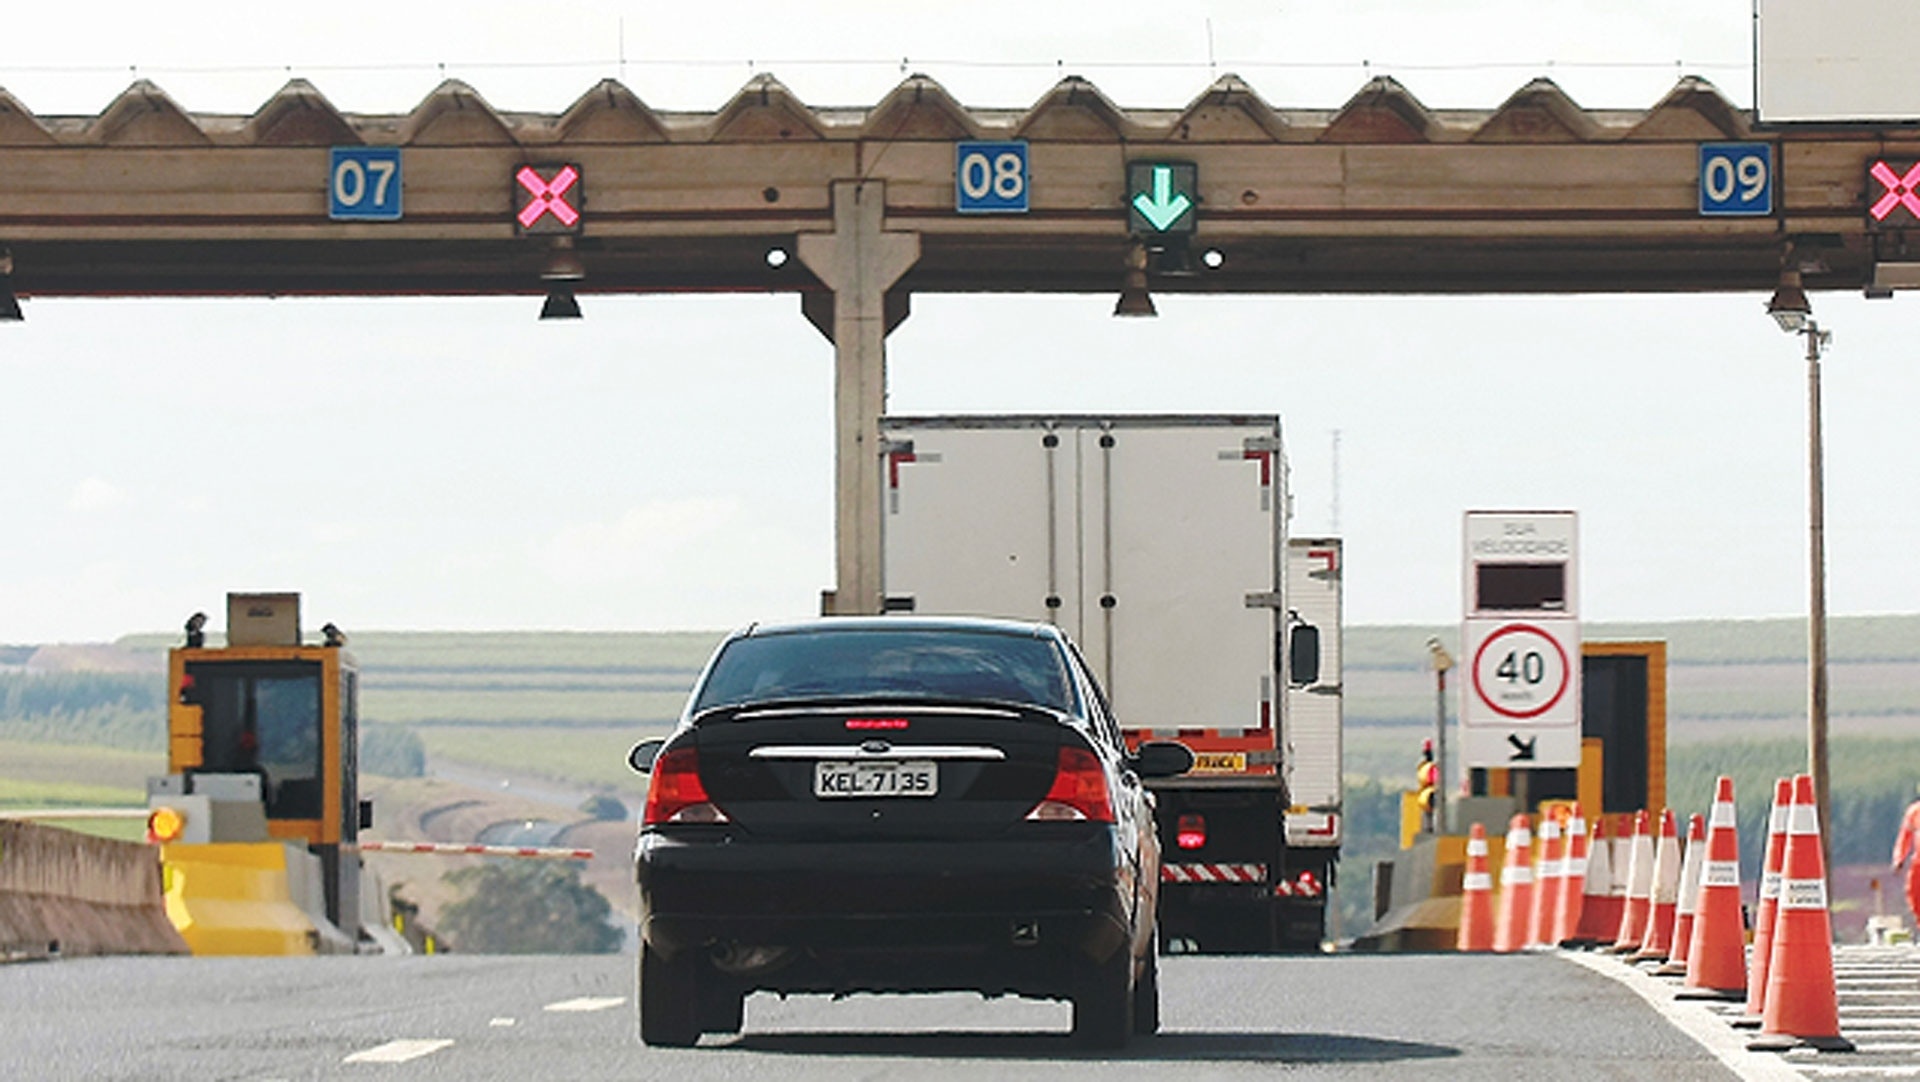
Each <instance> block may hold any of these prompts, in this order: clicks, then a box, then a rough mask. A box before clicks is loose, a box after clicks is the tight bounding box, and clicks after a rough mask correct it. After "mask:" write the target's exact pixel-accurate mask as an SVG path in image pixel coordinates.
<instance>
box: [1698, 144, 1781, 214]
mask: <svg viewBox="0 0 1920 1082" xmlns="http://www.w3.org/2000/svg"><path fill="white" fill-rule="evenodd" d="M1700 213H1701V214H1703V215H1709V216H1726V217H1732V216H1749V217H1752V216H1759V215H1766V214H1772V213H1773V144H1771V143H1701V144H1700Z"/></svg>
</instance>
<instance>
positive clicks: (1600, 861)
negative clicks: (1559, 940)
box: [1573, 814, 1620, 947]
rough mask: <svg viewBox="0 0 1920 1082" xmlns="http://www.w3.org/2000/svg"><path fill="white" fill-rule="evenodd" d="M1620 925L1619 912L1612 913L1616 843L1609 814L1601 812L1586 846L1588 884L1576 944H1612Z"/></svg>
mask: <svg viewBox="0 0 1920 1082" xmlns="http://www.w3.org/2000/svg"><path fill="white" fill-rule="evenodd" d="M1609 914H1612V915H1611V916H1609ZM1618 927H1620V915H1619V914H1618V913H1614V912H1613V843H1612V842H1611V841H1610V840H1608V838H1607V817H1606V815H1605V814H1601V815H1599V816H1596V817H1595V818H1594V820H1593V843H1592V845H1590V846H1589V847H1588V849H1587V885H1586V889H1585V891H1584V892H1583V893H1582V896H1581V899H1580V924H1579V927H1577V928H1576V929H1575V930H1574V933H1573V940H1574V944H1575V945H1576V946H1581V947H1591V946H1593V945H1594V944H1596V943H1611V942H1613V931H1614V929H1616V928H1618Z"/></svg>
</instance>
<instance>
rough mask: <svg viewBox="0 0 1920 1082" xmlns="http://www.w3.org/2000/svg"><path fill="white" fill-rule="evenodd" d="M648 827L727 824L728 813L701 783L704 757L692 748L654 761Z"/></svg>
mask: <svg viewBox="0 0 1920 1082" xmlns="http://www.w3.org/2000/svg"><path fill="white" fill-rule="evenodd" d="M640 821H641V823H642V824H643V825H645V826H658V825H660V824H662V823H724V822H727V821H728V820H727V813H726V812H723V811H721V810H720V807H719V805H717V804H715V803H714V802H713V800H712V799H711V798H710V797H708V796H707V787H706V786H705V785H702V784H700V755H699V753H698V752H697V751H695V750H694V749H693V748H691V747H685V748H673V749H671V750H669V751H666V752H663V753H661V755H660V757H659V758H658V759H655V760H654V761H653V780H652V781H651V782H649V783H648V785H647V809H646V811H645V812H644V813H643V814H642V815H641V818H640Z"/></svg>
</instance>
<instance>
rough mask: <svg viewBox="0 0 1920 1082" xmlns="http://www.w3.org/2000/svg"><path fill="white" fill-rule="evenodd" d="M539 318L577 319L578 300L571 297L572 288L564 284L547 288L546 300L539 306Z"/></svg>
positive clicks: (578, 310)
mask: <svg viewBox="0 0 1920 1082" xmlns="http://www.w3.org/2000/svg"><path fill="white" fill-rule="evenodd" d="M540 318H541V319H579V318H580V302H579V301H577V300H575V299H574V297H573V290H572V289H569V288H568V287H566V286H564V285H558V284H556V285H553V286H549V287H548V288H547V302H546V303H545V304H543V305H541V306H540Z"/></svg>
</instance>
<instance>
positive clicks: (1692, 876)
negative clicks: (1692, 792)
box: [1654, 812, 1707, 977]
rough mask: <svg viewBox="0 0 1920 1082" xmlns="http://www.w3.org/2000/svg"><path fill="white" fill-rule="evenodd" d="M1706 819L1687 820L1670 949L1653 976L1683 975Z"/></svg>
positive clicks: (1695, 816)
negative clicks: (1677, 901)
mask: <svg viewBox="0 0 1920 1082" xmlns="http://www.w3.org/2000/svg"><path fill="white" fill-rule="evenodd" d="M1706 849H1707V819H1706V817H1705V816H1703V815H1701V814H1700V813H1699V812H1695V813H1694V814H1692V815H1690V816H1688V817H1687V854H1686V856H1684V857H1682V858H1681V859H1680V904H1679V906H1678V907H1677V908H1676V909H1675V910H1674V913H1675V916H1674V921H1673V949H1672V950H1670V951H1668V952H1667V961H1666V964H1665V965H1662V966H1661V967H1660V968H1659V969H1656V970H1654V973H1655V974H1657V975H1659V976H1662V977H1678V976H1681V975H1683V974H1685V973H1686V971H1687V946H1688V944H1690V943H1692V942H1693V914H1694V911H1695V909H1697V908H1698V907H1699V905H1700V864H1701V862H1703V861H1705V860H1706V859H1707V853H1706Z"/></svg>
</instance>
